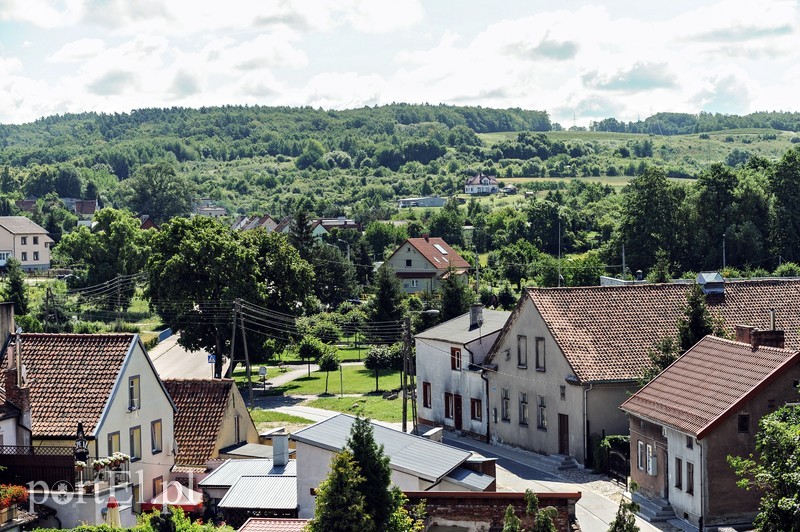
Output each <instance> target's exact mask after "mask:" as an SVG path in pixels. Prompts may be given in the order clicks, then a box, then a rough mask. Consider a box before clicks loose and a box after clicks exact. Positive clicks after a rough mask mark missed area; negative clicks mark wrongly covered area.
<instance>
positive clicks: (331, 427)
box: [201, 414, 472, 484]
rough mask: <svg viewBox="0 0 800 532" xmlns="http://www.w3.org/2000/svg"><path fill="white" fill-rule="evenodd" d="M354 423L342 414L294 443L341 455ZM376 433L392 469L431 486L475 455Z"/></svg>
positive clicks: (383, 429)
mask: <svg viewBox="0 0 800 532" xmlns="http://www.w3.org/2000/svg"><path fill="white" fill-rule="evenodd" d="M354 422H355V418H354V417H353V416H350V415H347V414H339V415H337V416H334V417H332V418H329V419H326V420H325V421H321V422H319V423H317V424H316V425H312V426H310V427H307V428H305V429H301V430H299V431H297V432H295V433H294V434H292V439H293V440H295V441H298V442H301V443H307V444H309V445H313V446H315V447H321V448H323V449H327V450H329V451H333V452H339V451H341V450H342V449H344V447H345V446H346V445H347V439H348V437H349V436H350V428H351V427H352V426H353V423H354ZM372 429H373V434H374V438H375V442H376V443H377V444H378V445H383V452H384V454H385V455H386V456H388V457H389V463H390V465H391V467H392V469H396V470H398V471H403V472H405V473H409V474H412V475H416V476H418V477H419V478H422V479H425V480H428V481H430V482H436V481H438V480H439V479H441V478H442V477H443V476H445V475H447V474H448V473H449V472H450V471H452V470H453V469H455V468H456V467H458V466H459V465H461V464H462V463H464V461H465V460H466V459H467V458H469V457H470V456H471V455H472V453H470V452H467V451H462V450H461V449H456V448H455V447H450V446H449V445H444V444H441V443H437V442H434V441H431V440H428V439H426V438H421V437H419V436H414V435H412V434H405V433H403V432H400V431H399V430H394V429H390V428H388V427H384V426H382V425H377V424H375V423H372ZM206 480H208V479H206ZM201 484H202V483H201Z"/></svg>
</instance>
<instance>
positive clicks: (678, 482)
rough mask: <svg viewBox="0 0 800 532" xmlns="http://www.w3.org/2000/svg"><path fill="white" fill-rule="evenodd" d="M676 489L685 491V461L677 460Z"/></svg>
mask: <svg viewBox="0 0 800 532" xmlns="http://www.w3.org/2000/svg"><path fill="white" fill-rule="evenodd" d="M675 487H676V488H678V489H683V460H681V459H680V458H675Z"/></svg>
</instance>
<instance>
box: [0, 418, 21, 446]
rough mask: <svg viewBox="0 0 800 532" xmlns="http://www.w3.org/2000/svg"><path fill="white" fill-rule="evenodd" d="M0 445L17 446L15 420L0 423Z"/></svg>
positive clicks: (5, 420) (10, 419)
mask: <svg viewBox="0 0 800 532" xmlns="http://www.w3.org/2000/svg"><path fill="white" fill-rule="evenodd" d="M0 445H17V418H9V419H4V420H3V421H0Z"/></svg>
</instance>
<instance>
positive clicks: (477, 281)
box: [475, 247, 481, 294]
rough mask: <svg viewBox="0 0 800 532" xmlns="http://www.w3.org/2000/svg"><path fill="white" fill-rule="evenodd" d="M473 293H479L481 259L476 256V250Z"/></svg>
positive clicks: (476, 249)
mask: <svg viewBox="0 0 800 532" xmlns="http://www.w3.org/2000/svg"><path fill="white" fill-rule="evenodd" d="M475 291H476V292H477V293H478V294H480V293H481V258H480V256H478V248H477V247H476V248H475Z"/></svg>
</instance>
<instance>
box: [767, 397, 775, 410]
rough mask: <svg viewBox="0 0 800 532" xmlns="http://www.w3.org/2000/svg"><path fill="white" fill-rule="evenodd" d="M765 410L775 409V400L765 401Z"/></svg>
mask: <svg viewBox="0 0 800 532" xmlns="http://www.w3.org/2000/svg"><path fill="white" fill-rule="evenodd" d="M767 408H775V399H767Z"/></svg>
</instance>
